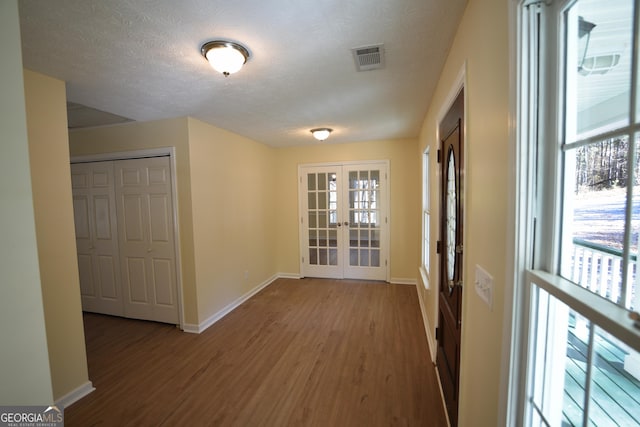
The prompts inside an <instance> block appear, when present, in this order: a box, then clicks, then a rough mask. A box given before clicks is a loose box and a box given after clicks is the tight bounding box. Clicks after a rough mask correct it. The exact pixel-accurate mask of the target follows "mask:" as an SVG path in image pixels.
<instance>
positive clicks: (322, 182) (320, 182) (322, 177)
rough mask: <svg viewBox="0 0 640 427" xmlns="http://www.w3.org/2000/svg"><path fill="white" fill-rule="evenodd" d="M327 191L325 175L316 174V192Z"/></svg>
mask: <svg viewBox="0 0 640 427" xmlns="http://www.w3.org/2000/svg"><path fill="white" fill-rule="evenodd" d="M326 189H327V174H326V173H319V174H318V190H326Z"/></svg>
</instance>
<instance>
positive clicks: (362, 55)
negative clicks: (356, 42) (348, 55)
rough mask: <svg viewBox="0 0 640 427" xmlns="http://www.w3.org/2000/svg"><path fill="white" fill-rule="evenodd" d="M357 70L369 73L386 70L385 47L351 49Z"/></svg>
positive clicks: (380, 45)
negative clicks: (381, 69)
mask: <svg viewBox="0 0 640 427" xmlns="http://www.w3.org/2000/svg"><path fill="white" fill-rule="evenodd" d="M351 52H352V53H353V59H354V61H355V62H356V70H358V71H369V70H378V69H380V68H384V45H383V44H376V45H372V46H363V47H355V48H353V49H351Z"/></svg>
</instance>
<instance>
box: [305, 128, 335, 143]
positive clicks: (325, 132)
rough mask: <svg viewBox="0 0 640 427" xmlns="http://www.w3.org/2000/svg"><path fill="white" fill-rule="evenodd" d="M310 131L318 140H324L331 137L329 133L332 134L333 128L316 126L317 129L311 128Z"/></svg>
mask: <svg viewBox="0 0 640 427" xmlns="http://www.w3.org/2000/svg"><path fill="white" fill-rule="evenodd" d="M310 132H311V134H312V135H313V137H314V138H315V139H317V140H318V141H324V140H325V139H327V138H329V135H330V134H331V132H333V129H329V128H316V129H311V131H310Z"/></svg>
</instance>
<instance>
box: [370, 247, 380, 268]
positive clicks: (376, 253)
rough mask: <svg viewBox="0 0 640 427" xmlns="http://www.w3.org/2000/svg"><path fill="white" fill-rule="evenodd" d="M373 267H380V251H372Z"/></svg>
mask: <svg viewBox="0 0 640 427" xmlns="http://www.w3.org/2000/svg"><path fill="white" fill-rule="evenodd" d="M371 266H372V267H380V251H378V250H374V249H372V250H371Z"/></svg>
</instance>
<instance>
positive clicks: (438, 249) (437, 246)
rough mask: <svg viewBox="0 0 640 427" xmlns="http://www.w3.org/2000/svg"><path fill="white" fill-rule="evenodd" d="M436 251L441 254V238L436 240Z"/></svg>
mask: <svg viewBox="0 0 640 427" xmlns="http://www.w3.org/2000/svg"><path fill="white" fill-rule="evenodd" d="M436 253H437V254H439V253H440V240H438V241H437V242H436Z"/></svg>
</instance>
